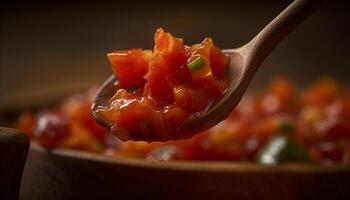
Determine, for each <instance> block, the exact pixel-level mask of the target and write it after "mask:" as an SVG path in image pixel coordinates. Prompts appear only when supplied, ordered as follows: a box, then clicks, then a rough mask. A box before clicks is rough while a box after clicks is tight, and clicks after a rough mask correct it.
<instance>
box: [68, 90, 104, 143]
mask: <svg viewBox="0 0 350 200" xmlns="http://www.w3.org/2000/svg"><path fill="white" fill-rule="evenodd" d="M91 104H92V99H91V97H89V96H88V95H86V94H78V95H73V96H71V97H70V98H68V99H66V100H65V101H64V102H63V103H62V105H61V110H62V112H63V113H64V114H65V115H66V116H68V117H69V118H70V119H72V120H77V121H80V122H82V123H84V124H85V125H86V126H87V127H89V128H90V130H91V131H92V133H93V134H94V135H95V136H96V137H97V138H98V139H99V140H101V141H103V140H104V137H105V136H106V134H107V129H106V128H104V127H102V126H100V125H99V124H97V123H96V121H95V120H94V118H93V116H92V112H91Z"/></svg>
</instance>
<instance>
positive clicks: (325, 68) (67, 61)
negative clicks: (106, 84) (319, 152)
mask: <svg viewBox="0 0 350 200" xmlns="http://www.w3.org/2000/svg"><path fill="white" fill-rule="evenodd" d="M290 2H291V1H285V0H279V1H278V0H275V1H273V0H265V1H260V0H255V1H254V0H248V1H247V0H236V1H222V0H215V1H161V0H159V1H143V2H142V1H141V2H137V1H35V0H34V1H33V0H32V1H16V0H14V1H2V3H1V6H0V7H1V8H0V10H1V12H0V13H1V18H0V28H1V30H0V112H10V111H15V110H22V109H27V108H30V107H32V106H34V107H38V106H44V105H45V104H47V103H48V102H54V101H57V99H58V98H61V97H62V96H64V95H67V94H69V93H72V92H76V91H83V90H86V89H87V88H89V87H91V86H92V85H98V84H100V83H101V82H102V81H103V80H104V79H105V78H106V77H107V76H108V75H109V74H110V73H111V69H110V66H109V63H108V61H107V59H106V53H107V52H109V51H111V50H115V49H126V48H132V47H142V48H152V47H153V35H154V32H155V30H156V29H157V28H158V27H163V28H164V29H165V30H166V31H169V32H171V33H173V34H174V35H175V36H177V37H182V38H184V40H185V43H187V44H193V43H197V42H200V41H201V40H202V39H203V38H204V37H206V36H209V37H212V38H213V39H214V42H215V43H216V44H217V45H218V46H219V47H221V48H235V47H239V46H241V45H242V44H244V43H246V42H248V41H249V40H250V39H251V38H252V37H253V36H254V35H255V34H257V33H258V32H259V31H260V30H261V29H262V28H263V27H264V26H265V25H266V24H267V23H268V22H269V21H270V20H272V19H273V18H274V17H275V16H276V15H277V14H278V13H279V12H280V11H282V10H283V9H284V8H285V7H286V6H287V5H288V4H289V3H290ZM349 8H350V6H349V3H346V2H345V1H344V2H342V1H332V0H328V1H325V3H324V5H323V7H322V8H321V9H320V10H319V11H318V12H317V13H315V15H313V16H312V17H311V18H309V19H308V20H307V21H306V22H304V23H303V24H302V25H301V26H300V27H299V28H298V29H297V30H296V31H295V32H293V33H292V34H291V35H290V36H288V38H286V39H285V40H284V41H283V42H282V43H281V44H280V45H279V46H278V47H277V48H276V49H275V50H274V51H273V52H272V54H271V55H270V56H269V58H268V59H267V60H266V61H265V62H264V64H263V65H262V66H261V68H260V70H259V72H258V74H257V76H256V77H255V78H254V79H253V83H252V85H251V86H250V88H249V90H250V91H253V90H256V89H258V88H259V87H264V86H265V85H266V84H267V82H268V80H269V79H271V78H272V77H274V76H276V75H285V76H287V77H288V78H290V79H292V80H293V81H296V83H297V85H298V86H300V87H302V86H303V85H306V84H308V83H310V82H312V81H313V80H315V79H317V78H318V77H320V76H324V75H329V76H332V77H335V78H336V79H338V80H340V81H342V82H343V83H345V84H349V82H350V81H349V75H350V73H349V72H350V69H349V67H350V66H349V60H348V59H349V57H348V55H349V47H348V45H349V44H350V43H349V36H350V28H349V21H350V15H349V10H350V9H349Z"/></svg>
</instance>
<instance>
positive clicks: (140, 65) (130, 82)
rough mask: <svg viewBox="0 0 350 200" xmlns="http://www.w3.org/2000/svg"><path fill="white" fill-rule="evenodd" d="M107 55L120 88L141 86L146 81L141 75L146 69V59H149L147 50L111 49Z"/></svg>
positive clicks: (129, 88) (132, 88) (131, 88)
mask: <svg viewBox="0 0 350 200" xmlns="http://www.w3.org/2000/svg"><path fill="white" fill-rule="evenodd" d="M107 56H108V59H109V61H110V62H111V64H112V69H113V71H114V74H115V75H116V76H117V78H118V80H119V83H120V86H121V87H122V88H124V89H127V90H134V89H135V88H142V87H143V85H144V83H145V82H146V80H145V79H144V77H143V76H144V75H145V74H146V72H147V71H148V63H147V62H146V60H148V59H149V51H145V52H144V51H143V50H142V49H129V50H121V51H113V52H111V53H108V54H107Z"/></svg>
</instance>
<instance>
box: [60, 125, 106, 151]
mask: <svg viewBox="0 0 350 200" xmlns="http://www.w3.org/2000/svg"><path fill="white" fill-rule="evenodd" d="M69 129H70V135H69V137H66V138H64V139H63V140H61V141H60V142H59V147H61V148H72V149H80V150H87V151H93V152H102V151H103V149H104V147H103V144H102V143H101V141H100V140H98V139H97V138H96V137H95V136H94V134H93V133H92V132H91V131H90V130H89V128H87V127H86V126H85V125H84V124H82V123H80V122H78V121H73V122H72V123H70V125H69Z"/></svg>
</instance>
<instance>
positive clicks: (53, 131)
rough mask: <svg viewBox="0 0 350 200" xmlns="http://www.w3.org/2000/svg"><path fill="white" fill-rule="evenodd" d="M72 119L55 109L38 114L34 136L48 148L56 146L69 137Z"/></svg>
mask: <svg viewBox="0 0 350 200" xmlns="http://www.w3.org/2000/svg"><path fill="white" fill-rule="evenodd" d="M69 124H70V121H69V119H68V117H67V116H65V115H63V114H61V113H58V112H53V111H46V112H42V113H39V114H38V117H37V123H36V126H35V128H34V133H33V137H34V138H35V139H37V141H38V142H39V143H40V144H41V145H42V146H44V147H46V148H55V147H57V145H58V144H59V143H60V142H61V140H63V139H64V138H67V137H69V134H70V130H69Z"/></svg>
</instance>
